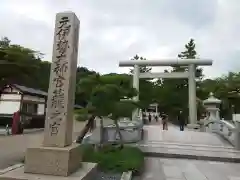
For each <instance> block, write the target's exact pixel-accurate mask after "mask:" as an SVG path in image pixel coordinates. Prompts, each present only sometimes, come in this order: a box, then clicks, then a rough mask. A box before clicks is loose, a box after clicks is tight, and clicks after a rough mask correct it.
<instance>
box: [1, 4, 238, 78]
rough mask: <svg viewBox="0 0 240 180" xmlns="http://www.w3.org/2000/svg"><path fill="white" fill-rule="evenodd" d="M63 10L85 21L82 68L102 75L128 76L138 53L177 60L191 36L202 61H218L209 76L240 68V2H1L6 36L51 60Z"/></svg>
mask: <svg viewBox="0 0 240 180" xmlns="http://www.w3.org/2000/svg"><path fill="white" fill-rule="evenodd" d="M62 11H73V12H75V13H76V15H77V16H78V18H79V19H80V40H79V54H78V65H80V66H85V67H87V68H89V69H91V70H95V71H97V72H100V73H110V72H117V73H123V72H128V71H129V68H120V67H118V63H119V61H120V60H129V59H131V58H132V57H133V56H135V55H136V54H138V55H140V56H143V57H145V58H147V59H150V60H161V58H163V59H166V58H171V59H172V58H176V57H177V54H178V53H180V52H181V51H183V50H184V45H185V44H186V43H187V42H188V41H189V40H190V38H193V39H195V42H196V50H197V53H198V57H199V58H204V59H212V60H213V66H211V67H206V68H204V74H205V76H206V77H207V78H215V77H218V76H221V75H223V74H227V73H228V71H239V69H240V33H239V32H240V19H239V16H240V0H181V1H180V0H21V1H20V0H0V24H1V26H0V36H1V37H3V36H6V37H8V38H9V39H10V40H11V41H12V43H14V44H20V45H22V46H24V47H28V48H32V49H34V50H37V51H40V52H42V53H44V54H45V56H44V60H47V61H51V59H52V46H53V32H54V21H55V14H56V13H58V12H62ZM154 71H162V68H154Z"/></svg>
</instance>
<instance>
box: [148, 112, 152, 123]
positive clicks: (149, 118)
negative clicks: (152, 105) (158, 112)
mask: <svg viewBox="0 0 240 180" xmlns="http://www.w3.org/2000/svg"><path fill="white" fill-rule="evenodd" d="M148 121H149V122H151V121H152V115H151V114H150V113H149V114H148Z"/></svg>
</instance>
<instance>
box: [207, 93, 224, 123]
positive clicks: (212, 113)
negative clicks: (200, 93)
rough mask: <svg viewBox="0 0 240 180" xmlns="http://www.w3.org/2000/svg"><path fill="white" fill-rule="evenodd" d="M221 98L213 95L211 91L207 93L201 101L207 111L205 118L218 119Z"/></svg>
mask: <svg viewBox="0 0 240 180" xmlns="http://www.w3.org/2000/svg"><path fill="white" fill-rule="evenodd" d="M220 104H221V100H219V99H217V98H215V97H214V95H213V93H212V92H211V93H210V94H209V98H208V99H206V100H204V101H203V105H204V107H205V108H206V110H207V111H208V113H209V116H208V117H207V118H206V120H220V115H219V105H220Z"/></svg>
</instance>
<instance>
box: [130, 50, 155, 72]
mask: <svg viewBox="0 0 240 180" xmlns="http://www.w3.org/2000/svg"><path fill="white" fill-rule="evenodd" d="M131 60H133V61H134V60H143V61H145V60H146V58H143V57H139V56H138V55H137V54H136V56H134V57H133V58H132V59H131ZM151 70H152V68H151V67H148V66H140V67H139V71H140V73H146V72H150V71H151ZM130 73H131V74H132V73H133V69H130Z"/></svg>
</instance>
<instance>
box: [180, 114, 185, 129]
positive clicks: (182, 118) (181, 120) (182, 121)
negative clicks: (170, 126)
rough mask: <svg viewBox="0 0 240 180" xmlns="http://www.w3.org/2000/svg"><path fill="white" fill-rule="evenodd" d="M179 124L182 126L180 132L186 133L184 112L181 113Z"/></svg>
mask: <svg viewBox="0 0 240 180" xmlns="http://www.w3.org/2000/svg"><path fill="white" fill-rule="evenodd" d="M178 122H179V126H180V131H184V125H185V120H184V116H183V112H182V111H180V112H179V115H178Z"/></svg>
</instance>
